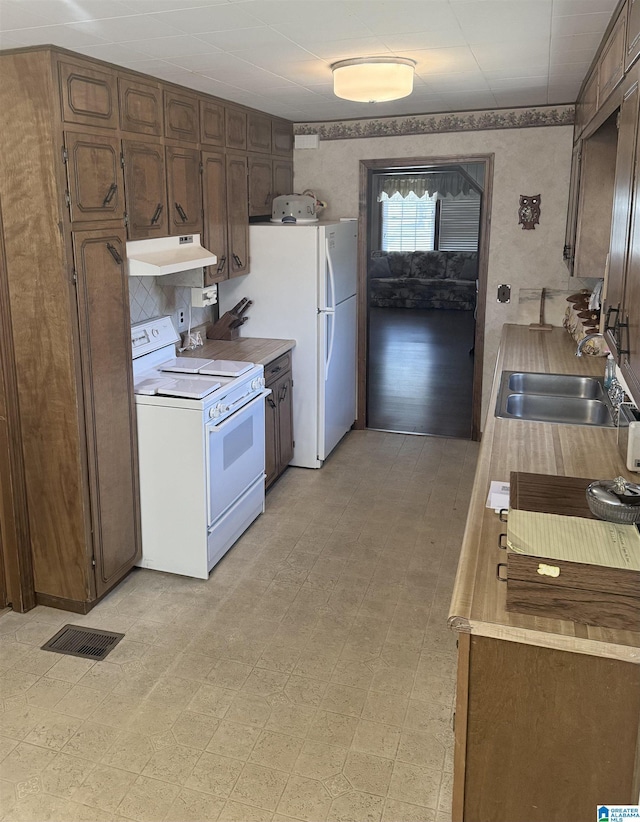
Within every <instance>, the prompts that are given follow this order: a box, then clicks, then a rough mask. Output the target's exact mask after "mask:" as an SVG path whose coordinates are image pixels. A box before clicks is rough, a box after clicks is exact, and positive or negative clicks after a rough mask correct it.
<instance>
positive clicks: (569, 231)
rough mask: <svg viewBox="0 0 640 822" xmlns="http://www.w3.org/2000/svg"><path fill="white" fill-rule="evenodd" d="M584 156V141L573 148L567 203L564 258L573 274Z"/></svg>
mask: <svg viewBox="0 0 640 822" xmlns="http://www.w3.org/2000/svg"><path fill="white" fill-rule="evenodd" d="M581 158H582V141H579V142H578V143H577V144H576V145H575V146H574V149H573V155H572V157H571V179H570V181H569V202H568V204H567V225H566V228H565V234H564V251H563V253H562V256H563V259H564V261H565V263H566V265H567V268H568V269H569V273H570V274H573V264H574V255H575V245H576V229H577V226H578V193H579V189H580V161H581Z"/></svg>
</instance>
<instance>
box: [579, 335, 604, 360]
mask: <svg viewBox="0 0 640 822" xmlns="http://www.w3.org/2000/svg"><path fill="white" fill-rule="evenodd" d="M594 337H602V339H604V334H601V333H600V332H599V331H597V332H594V333H593V334H587V335H586V336H584V337H583V338H582V339H581V340H580V342H579V343H578V349H577V351H576V357H581V356H582V346H583V345H584V344H585V343H586V342H588V341H589V340H592V339H593V338H594Z"/></svg>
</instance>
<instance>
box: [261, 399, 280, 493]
mask: <svg viewBox="0 0 640 822" xmlns="http://www.w3.org/2000/svg"><path fill="white" fill-rule="evenodd" d="M274 388H275V385H273V386H271V389H272V392H273V389H274ZM264 424H265V432H264V433H265V438H264V472H265V474H266V477H265V481H264V484H265V488H268V487H269V486H270V485H271V483H272V482H274V481H275V480H276V479H277V477H278V472H279V465H278V401H277V399H276V398H275V397H274V394H273V393H271V394H269V396H268V397H265V400H264Z"/></svg>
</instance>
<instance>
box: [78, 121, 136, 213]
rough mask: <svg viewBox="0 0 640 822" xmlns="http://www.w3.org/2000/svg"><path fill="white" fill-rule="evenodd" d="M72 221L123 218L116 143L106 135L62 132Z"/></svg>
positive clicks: (121, 186) (119, 167) (118, 154)
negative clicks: (63, 133)
mask: <svg viewBox="0 0 640 822" xmlns="http://www.w3.org/2000/svg"><path fill="white" fill-rule="evenodd" d="M64 142H65V152H66V155H65V156H66V161H67V174H68V178H67V179H68V186H69V188H68V191H69V209H70V212H71V220H72V222H87V221H89V222H90V221H94V220H115V219H118V220H121V219H123V218H124V185H123V176H122V164H121V162H120V144H119V141H118V140H117V138H116V137H112V136H110V135H108V134H100V135H98V136H96V135H93V134H76V133H74V132H68V131H67V132H65V135H64Z"/></svg>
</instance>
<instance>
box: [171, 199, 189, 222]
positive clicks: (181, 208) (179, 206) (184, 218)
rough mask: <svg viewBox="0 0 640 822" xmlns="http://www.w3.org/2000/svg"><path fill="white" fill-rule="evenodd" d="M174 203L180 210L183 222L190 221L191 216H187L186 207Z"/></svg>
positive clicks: (177, 209)
mask: <svg viewBox="0 0 640 822" xmlns="http://www.w3.org/2000/svg"><path fill="white" fill-rule="evenodd" d="M174 205H175V207H176V211H177V212H178V214H179V216H180V219H181V220H182V222H183V223H186V222H188V220H189V218H188V217H187V214H186V212H185V210H184V208H183V207H182V206H181V205H180V203H174Z"/></svg>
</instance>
